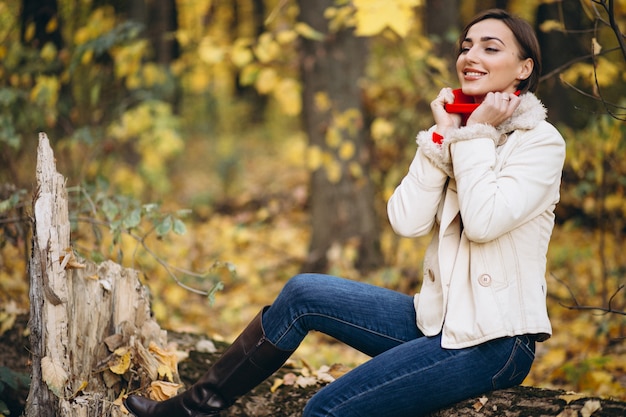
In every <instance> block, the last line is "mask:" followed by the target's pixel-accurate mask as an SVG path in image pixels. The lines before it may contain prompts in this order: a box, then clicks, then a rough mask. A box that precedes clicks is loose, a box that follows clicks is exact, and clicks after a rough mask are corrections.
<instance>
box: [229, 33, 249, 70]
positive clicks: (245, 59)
mask: <svg viewBox="0 0 626 417" xmlns="http://www.w3.org/2000/svg"><path fill="white" fill-rule="evenodd" d="M253 59H254V55H253V54H252V51H251V50H250V45H249V41H248V40H246V39H237V40H236V41H235V44H234V45H233V47H232V49H231V50H230V60H231V61H232V63H233V64H235V65H236V66H237V67H238V68H243V67H245V66H246V65H248V64H249V63H250V62H252V60H253Z"/></svg>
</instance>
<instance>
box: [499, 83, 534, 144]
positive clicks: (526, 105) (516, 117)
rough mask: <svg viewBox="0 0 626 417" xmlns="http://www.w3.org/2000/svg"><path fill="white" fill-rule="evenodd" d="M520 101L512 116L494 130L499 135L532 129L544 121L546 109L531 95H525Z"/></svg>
mask: <svg viewBox="0 0 626 417" xmlns="http://www.w3.org/2000/svg"><path fill="white" fill-rule="evenodd" d="M520 99H521V102H520V105H519V106H518V107H517V109H515V112H513V115H512V116H511V117H510V118H508V119H507V120H505V121H504V122H503V123H502V124H501V125H500V126H498V127H497V128H496V130H497V131H498V132H499V133H504V134H507V133H511V132H513V131H514V130H520V129H521V130H530V129H534V128H535V127H536V126H537V125H538V124H539V123H541V122H542V121H544V120H545V119H546V108H545V107H544V106H543V104H542V103H541V101H539V99H538V98H537V97H536V96H535V95H534V94H533V93H525V94H523V95H521V96H520Z"/></svg>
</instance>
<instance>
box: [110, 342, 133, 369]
mask: <svg viewBox="0 0 626 417" xmlns="http://www.w3.org/2000/svg"><path fill="white" fill-rule="evenodd" d="M120 349H121V348H120ZM118 350H119V349H118ZM118 350H116V354H117V352H118ZM130 356H131V353H130V351H126V353H124V354H122V355H121V356H118V357H117V358H116V359H115V361H114V362H113V364H112V365H111V366H110V367H109V369H110V370H111V372H113V373H114V374H117V375H123V374H125V373H126V371H128V369H129V368H130Z"/></svg>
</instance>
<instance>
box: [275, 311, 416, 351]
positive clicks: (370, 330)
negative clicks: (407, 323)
mask: <svg viewBox="0 0 626 417" xmlns="http://www.w3.org/2000/svg"><path fill="white" fill-rule="evenodd" d="M306 316H317V317H323V318H327V319H330V320H335V321H337V322H339V323H342V324H345V325H348V326H352V327H354V328H356V329H359V330H363V331H366V332H368V333H370V334H372V335H375V336H380V337H384V338H386V339H389V340H392V341H394V342H398V343H404V342H406V340H402V339H398V338H395V337H392V336H389V335H386V334H384V333H380V332H377V331H374V330H372V329H368V328H367V327H363V326H360V325H357V324H354V323H351V322H349V321H346V320H342V319H340V318H338V317H333V316H331V315H328V314H322V313H303V314H299V315H298V316H297V317H296V318H294V319H293V320H292V321H291V323H290V324H289V326H287V328H286V329H285V331H284V332H283V333H282V334H281V336H280V337H279V338H278V340H277V341H276V342H275V343H274V345H277V344H279V343H280V341H281V340H282V339H283V338H284V337H285V336H286V335H287V333H289V331H290V330H291V329H292V328H293V327H294V323H295V322H296V321H298V320H300V319H301V318H304V317H306ZM313 330H315V329H313Z"/></svg>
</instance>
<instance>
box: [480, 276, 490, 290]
mask: <svg viewBox="0 0 626 417" xmlns="http://www.w3.org/2000/svg"><path fill="white" fill-rule="evenodd" d="M478 283H479V284H480V285H482V286H483V287H488V286H490V285H491V277H490V276H489V275H488V274H482V275H481V276H480V277H478Z"/></svg>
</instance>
